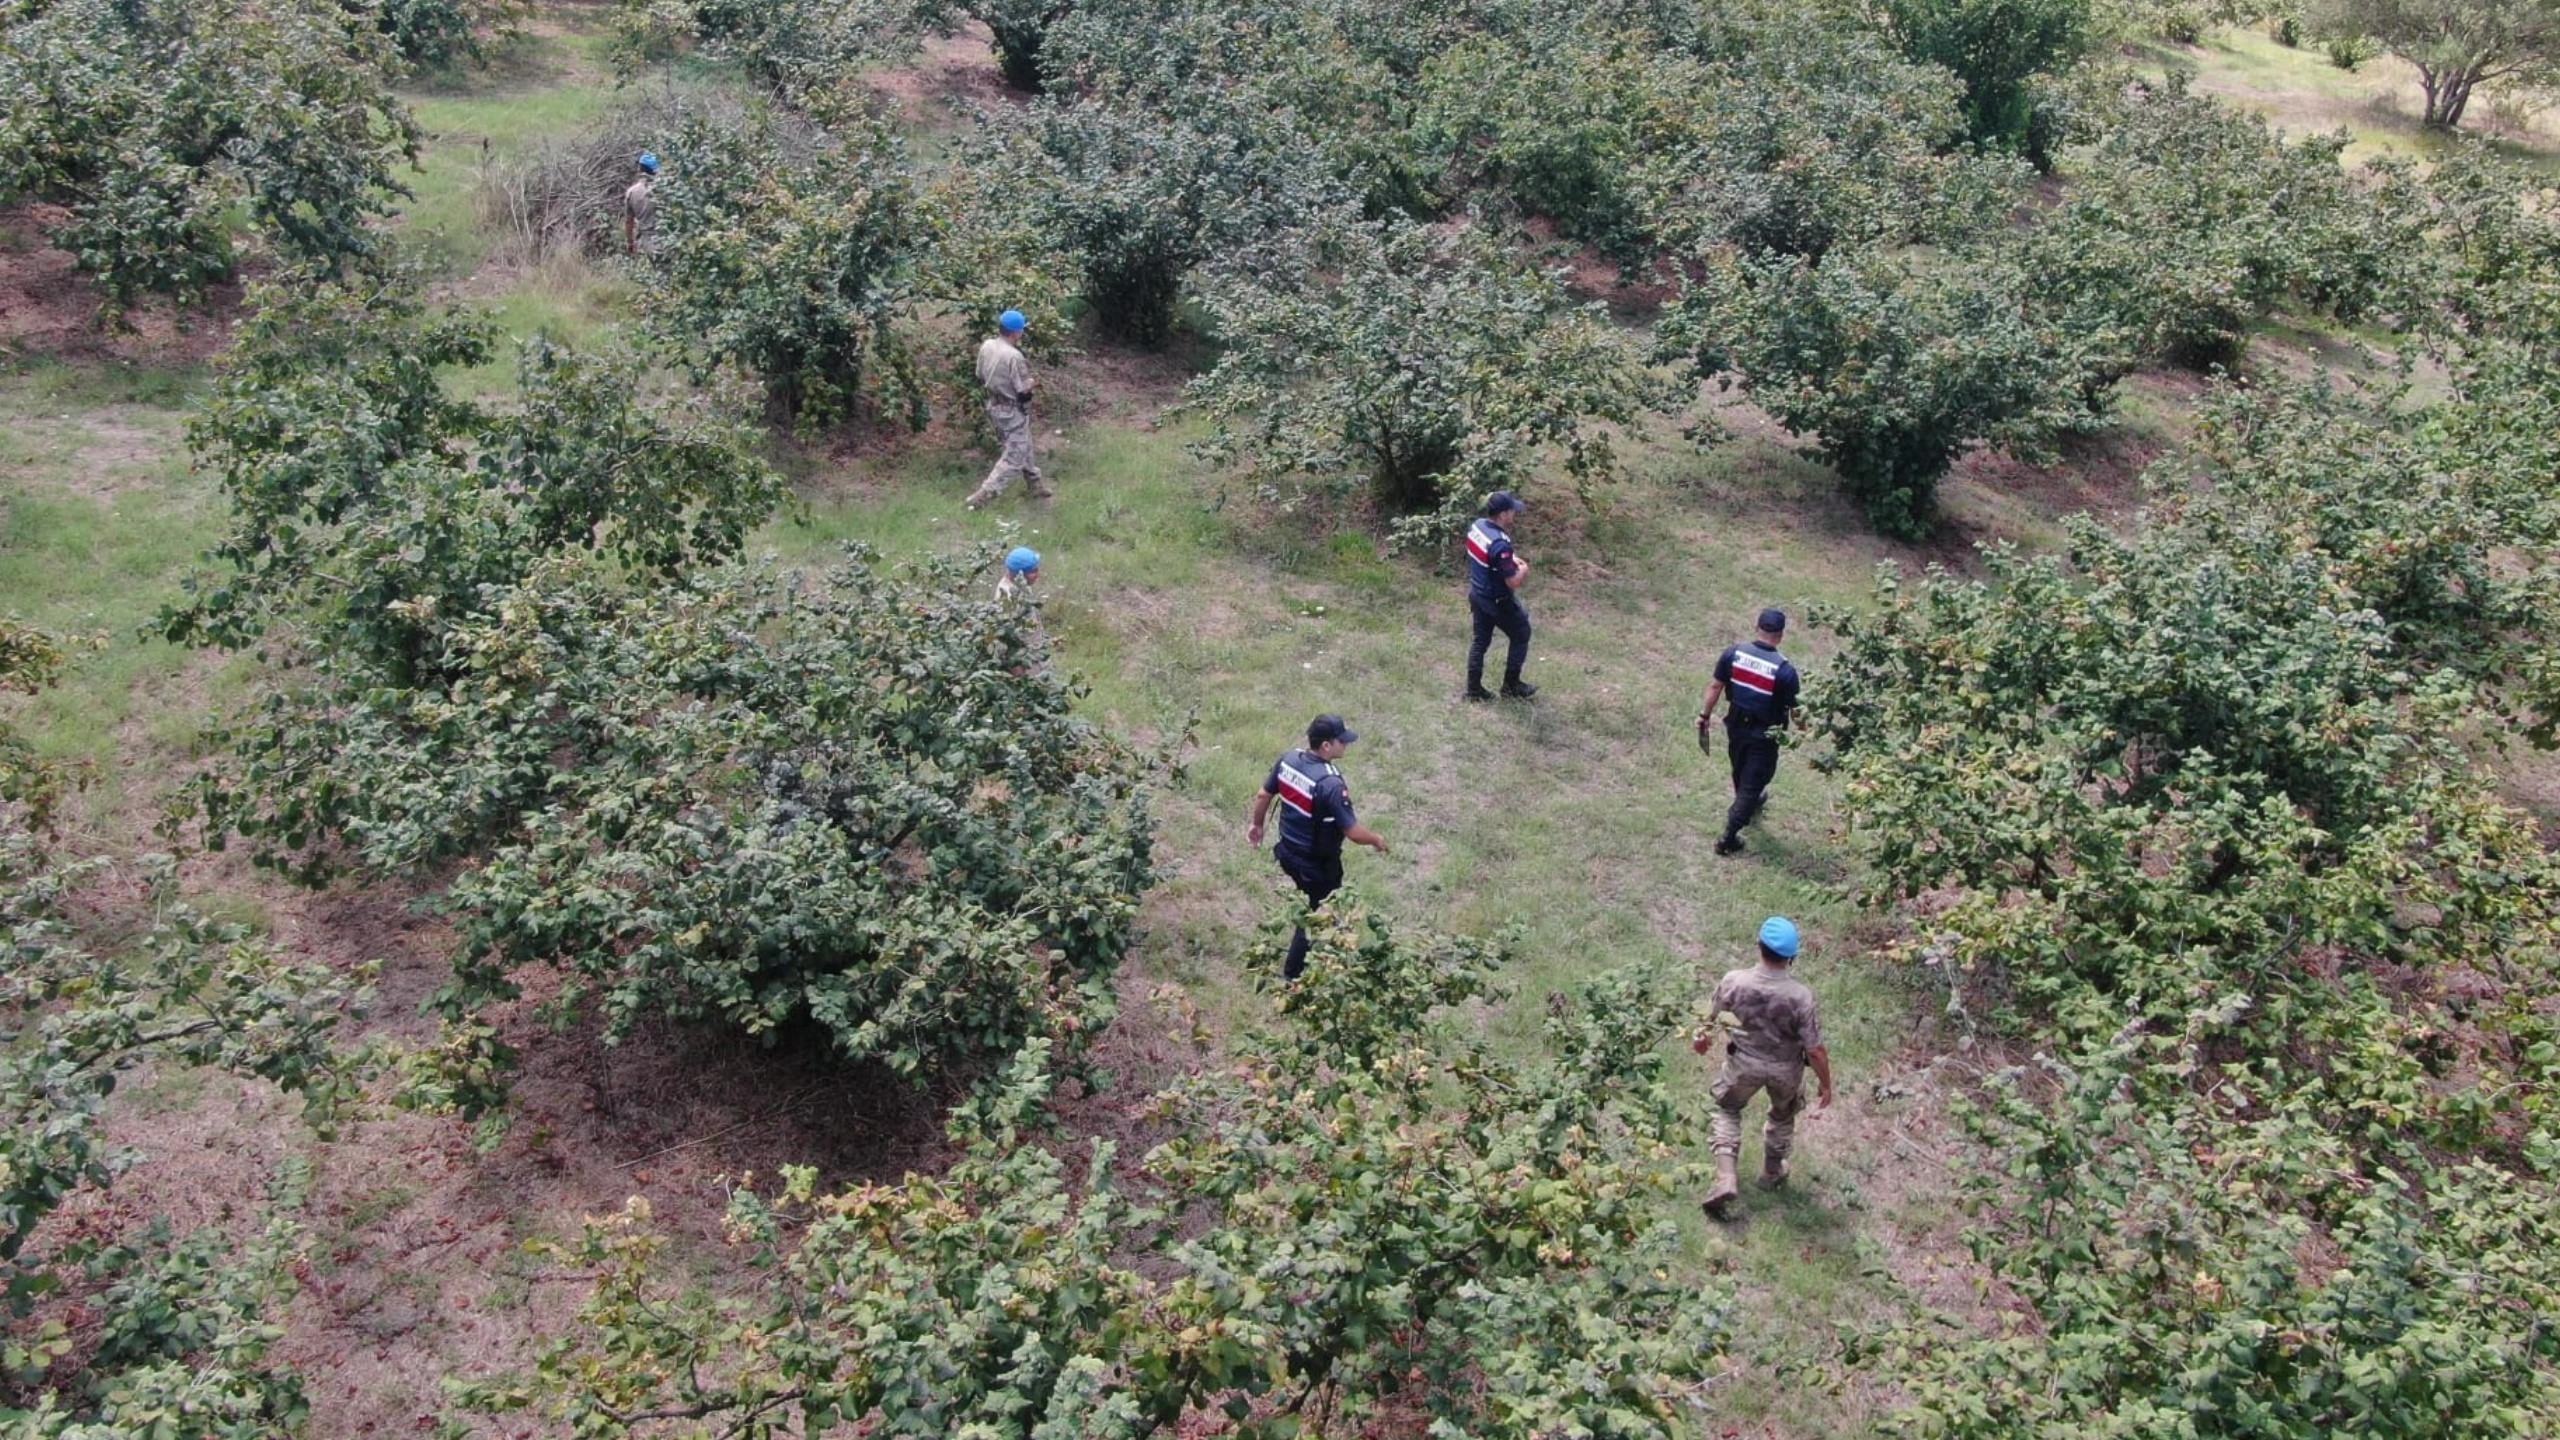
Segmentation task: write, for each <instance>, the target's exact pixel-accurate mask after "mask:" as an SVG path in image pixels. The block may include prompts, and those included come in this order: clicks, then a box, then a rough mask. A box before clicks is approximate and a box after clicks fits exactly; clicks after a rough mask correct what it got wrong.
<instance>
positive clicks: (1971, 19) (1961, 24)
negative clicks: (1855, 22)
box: [1876, 0, 2094, 151]
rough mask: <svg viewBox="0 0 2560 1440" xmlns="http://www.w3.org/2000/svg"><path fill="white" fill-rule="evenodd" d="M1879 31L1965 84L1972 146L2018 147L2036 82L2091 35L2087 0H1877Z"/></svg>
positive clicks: (2062, 65) (2064, 64) (2067, 61)
mask: <svg viewBox="0 0 2560 1440" xmlns="http://www.w3.org/2000/svg"><path fill="white" fill-rule="evenodd" d="M1876 18H1877V20H1878V22H1879V23H1880V24H1881V26H1882V28H1883V30H1884V32H1885V33H1886V34H1887V35H1889V36H1890V37H1892V39H1893V41H1894V43H1895V44H1897V45H1899V46H1901V47H1902V53H1904V54H1905V55H1908V56H1910V57H1911V58H1912V59H1914V60H1923V61H1927V62H1929V63H1931V64H1936V65H1943V66H1945V67H1946V68H1947V69H1949V70H1951V71H1953V72H1954V73H1955V76H1956V78H1957V79H1958V80H1960V81H1962V82H1963V84H1964V101H1963V106H1964V128H1965V134H1966V136H1967V137H1968V138H1969V139H1971V140H1972V141H1973V143H1974V144H1976V145H1978V146H1996V147H1999V148H2002V149H2007V150H2013V151H2015V150H2022V149H2023V148H2024V147H2025V144H2026V141H2027V134H2028V128H2029V125H2030V123H2031V122H2032V120H2033V117H2034V113H2035V96H2036V81H2037V80H2038V78H2039V77H2042V76H2046V75H2051V74H2055V73H2058V72H2060V71H2062V70H2064V69H2067V68H2068V67H2069V66H2070V65H2071V64H2072V63H2073V62H2074V61H2076V60H2078V59H2079V58H2080V56H2081V55H2082V54H2083V53H2085V52H2086V51H2087V50H2088V48H2089V47H2090V45H2091V43H2092V40H2093V38H2094V37H2093V33H2092V30H2091V27H2090V14H2089V0H1879V3H1878V4H1877V6H1876Z"/></svg>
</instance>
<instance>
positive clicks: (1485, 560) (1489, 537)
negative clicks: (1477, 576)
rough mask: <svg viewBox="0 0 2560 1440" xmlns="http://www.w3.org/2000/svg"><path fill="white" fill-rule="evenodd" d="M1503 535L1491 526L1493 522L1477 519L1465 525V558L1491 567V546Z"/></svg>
mask: <svg viewBox="0 0 2560 1440" xmlns="http://www.w3.org/2000/svg"><path fill="white" fill-rule="evenodd" d="M1504 538H1505V537H1504V535H1503V533H1502V532H1501V531H1499V530H1496V529H1495V528H1493V522H1491V521H1489V520H1478V521H1477V522H1475V523H1474V524H1472V525H1470V526H1468V527H1467V558H1468V559H1469V560H1472V561H1474V562H1475V563H1477V564H1478V565H1482V566H1483V567H1485V568H1486V569H1488V570H1490V569H1492V568H1493V547H1494V546H1495V545H1496V544H1497V543H1499V542H1500V541H1501V540H1503V539H1504Z"/></svg>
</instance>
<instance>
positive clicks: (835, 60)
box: [611, 0, 952, 100]
mask: <svg viewBox="0 0 2560 1440" xmlns="http://www.w3.org/2000/svg"><path fill="white" fill-rule="evenodd" d="M951 14H952V9H951V7H950V6H949V5H947V4H945V3H943V0H622V4H621V6H620V8H619V9H618V10H616V12H615V14H614V19H613V38H612V47H611V53H612V57H613V62H614V67H615V69H616V70H617V71H619V72H620V73H621V74H623V75H624V76H625V77H626V78H628V77H630V76H632V75H636V74H638V73H639V72H640V71H642V70H644V69H646V68H647V67H648V66H650V65H653V64H656V63H659V62H662V61H667V60H672V59H674V58H676V57H678V56H681V55H688V54H692V55H700V56H702V57H704V58H706V59H712V60H720V61H726V62H729V63H733V64H736V65H738V66H739V67H741V68H742V69H744V70H745V71H746V72H747V75H748V77H749V78H750V79H751V80H753V81H754V82H755V83H756V84H757V85H758V86H760V87H761V88H763V89H764V90H766V91H768V92H770V93H772V94H774V95H777V96H780V97H783V98H785V99H790V100H798V99H800V98H801V97H804V96H809V95H824V94H825V93H827V92H828V91H830V90H833V89H835V88H836V87H838V86H840V85H842V84H843V83H844V82H845V81H846V80H847V79H848V78H849V77H851V76H854V75H857V74H860V73H861V72H863V71H865V70H869V69H872V68H874V67H877V66H882V65H892V64H898V63H901V62H904V61H906V60H908V59H911V58H912V57H913V56H914V55H915V53H916V51H917V47H918V46H919V45H920V44H921V43H922V42H923V39H924V36H925V34H926V33H927V32H929V31H933V30H938V29H941V28H944V27H945V26H946V25H947V24H948V23H949V20H950V17H951Z"/></svg>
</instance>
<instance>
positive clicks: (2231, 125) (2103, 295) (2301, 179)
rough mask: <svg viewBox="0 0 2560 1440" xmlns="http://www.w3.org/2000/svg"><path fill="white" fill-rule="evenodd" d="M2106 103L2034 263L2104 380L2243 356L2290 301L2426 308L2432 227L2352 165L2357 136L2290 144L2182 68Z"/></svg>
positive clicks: (2310, 306) (2348, 315)
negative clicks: (2199, 86) (2348, 159)
mask: <svg viewBox="0 0 2560 1440" xmlns="http://www.w3.org/2000/svg"><path fill="white" fill-rule="evenodd" d="M2096 109H2097V112H2098V113H2097V114H2095V115H2094V116H2093V117H2092V119H2093V121H2094V123H2096V124H2097V125H2099V126H2100V127H2101V130H2102V134H2101V136H2100V138H2099V139H2098V140H2097V141H2096V143H2094V144H2092V145H2090V146H2088V147H2086V148H2078V147H2075V148H2073V149H2071V150H2068V151H2066V152H2065V155H2064V157H2063V161H2062V163H2063V165H2064V166H2065V168H2066V169H2067V170H2068V173H2069V176H2070V185H2069V186H2068V188H2067V189H2066V190H2065V191H2064V192H2063V201H2062V204H2061V206H2060V207H2059V208H2058V209H2057V210H2055V211H2054V212H2052V213H2051V214H2049V215H2047V216H2046V217H2044V219H2043V220H2042V221H2041V222H2040V223H2039V224H2038V225H2037V226H2036V227H2035V229H2034V230H2033V231H2032V232H2031V234H2030V237H2029V239H2028V240H2027V242H2026V248H2025V251H2024V254H2023V256H2022V262H2023V263H2024V265H2025V266H2026V269H2027V283H2028V287H2029V291H2030V293H2031V295H2032V296H2033V297H2034V302H2035V305H2036V308H2037V309H2038V310H2039V311H2040V312H2041V313H2043V314H2044V315H2046V316H2048V317H2049V318H2050V319H2051V320H2052V321H2053V323H2055V324H2057V325H2060V326H2062V327H2063V328H2065V329H2067V330H2070V331H2072V332H2074V333H2076V334H2080V335H2083V336H2086V337H2089V338H2090V339H2091V340H2092V342H2093V343H2094V344H2095V345H2096V346H2097V348H2098V349H2099V350H2100V351H2101V352H2102V354H2104V355H2105V357H2106V358H2105V361H2104V365H2103V370H2104V378H2105V379H2107V380H2110V381H2112V380H2113V379H2115V378H2117V377H2118V376H2121V375H2122V374H2125V373H2127V372H2129V371H2131V370H2132V369H2134V368H2135V367H2137V366H2139V365H2143V364H2148V363H2157V362H2162V361H2166V362H2170V363H2175V364H2180V365H2185V366H2188V367H2191V368H2195V369H2210V368H2213V367H2215V366H2223V367H2232V366H2236V365H2238V364H2239V362H2240V360H2241V358H2242V352H2243V350H2244V348H2245V346H2246V343H2247V337H2248V330H2249V327H2250V326H2251V325H2253V324H2255V323H2257V322H2258V321H2259V320H2261V319H2263V318H2265V317H2266V316H2268V315H2271V314H2276V313H2281V312H2283V311H2285V310H2288V309H2293V310H2301V311H2308V312H2312V313H2316V314H2321V315H2325V316H2329V317H2333V318H2336V319H2339V320H2344V321H2349V322H2355V321H2362V320H2365V319H2367V318H2369V317H2373V316H2375V315H2377V314H2382V315H2399V316H2404V317H2405V316H2408V315H2410V314H2411V313H2412V312H2414V311H2415V310H2416V309H2417V308H2418V306H2419V305H2420V304H2421V303H2423V302H2422V301H2421V299H2420V295H2421V293H2422V292H2423V289H2424V282H2423V273H2422V272H2423V270H2424V267H2425V265H2426V263H2427V250H2426V246H2425V242H2424V237H2423V235H2422V234H2421V233H2420V232H2421V229H2422V223H2423V222H2422V220H2421V218H2420V216H2419V215H2418V213H2417V211H2416V210H2415V208H2414V207H2413V206H2412V204H2411V199H2410V196H2409V195H2408V193H2407V190H2406V188H2405V187H2403V186H2396V185H2390V184H2384V183H2380V182H2379V181H2378V180H2377V179H2375V178H2373V177H2369V176H2360V175H2358V174H2356V173H2353V172H2350V171H2349V170H2348V169H2347V168H2346V167H2345V165H2344V164H2343V163H2342V161H2341V156H2342V154H2343V152H2344V151H2345V149H2346V147H2347V143H2348V136H2347V134H2346V132H2344V131H2340V132H2338V133H2336V134H2334V135H2325V136H2313V137H2310V138H2307V139H2304V140H2300V141H2293V142H2287V141H2286V140H2285V139H2284V137H2282V136H2281V135H2279V134H2277V133H2275V132H2274V131H2273V130H2271V129H2270V128H2269V127H2268V125H2267V123H2266V121H2265V120H2264V119H2263V118H2261V117H2259V116H2257V115H2253V114H2246V113H2243V112H2239V111H2235V110H2232V109H2231V108H2230V107H2228V106H2226V105H2224V104H2223V103H2222V102H2220V101H2218V100H2215V99H2213V98H2211V97H2209V96H2202V95H2197V94H2194V93H2192V92H2191V91H2190V90H2189V89H2188V88H2187V80H2186V78H2185V77H2184V76H2180V75H2173V76H2172V77H2171V78H2170V79H2169V80H2167V81H2165V82H2161V83H2157V84H2144V85H2142V86H2139V87H2136V88H2134V89H2132V90H2130V91H2127V92H2124V93H2120V94H2117V95H2113V96H2110V97H2108V98H2107V99H2106V100H2105V101H2103V102H2102V103H2101V104H2100V105H2098V106H2097V107H2096Z"/></svg>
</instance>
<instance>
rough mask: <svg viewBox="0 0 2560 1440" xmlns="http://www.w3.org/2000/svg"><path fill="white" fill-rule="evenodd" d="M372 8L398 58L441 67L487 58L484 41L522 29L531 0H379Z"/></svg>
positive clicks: (509, 36)
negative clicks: (380, 0)
mask: <svg viewBox="0 0 2560 1440" xmlns="http://www.w3.org/2000/svg"><path fill="white" fill-rule="evenodd" d="M375 13H376V14H377V15H378V16H379V17H380V19H381V23H382V33H383V34H384V35H385V36H387V37H389V39H390V41H391V48H392V49H393V50H394V51H396V52H397V53H398V54H399V56H400V58H401V59H403V60H405V61H407V62H409V63H410V64H411V65H415V66H419V67H422V68H425V69H439V68H442V67H445V66H450V65H459V64H462V63H464V62H466V61H470V62H478V61H482V60H486V59H487V58H488V49H487V44H488V42H490V41H500V42H503V41H507V40H512V39H514V38H516V37H517V36H519V35H521V34H523V33H524V31H523V22H524V21H525V20H526V19H527V18H529V17H530V16H531V15H532V14H533V5H532V0H382V6H381V8H380V9H379V10H378V11H376V12H375Z"/></svg>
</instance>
